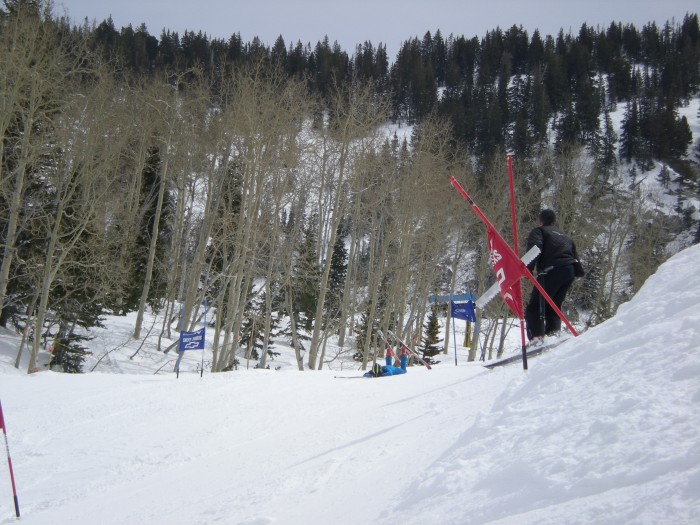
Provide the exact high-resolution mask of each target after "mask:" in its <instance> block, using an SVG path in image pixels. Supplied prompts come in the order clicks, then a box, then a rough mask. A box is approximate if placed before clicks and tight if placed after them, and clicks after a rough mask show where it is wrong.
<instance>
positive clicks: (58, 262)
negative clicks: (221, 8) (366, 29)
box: [0, 0, 700, 372]
mask: <svg viewBox="0 0 700 525" xmlns="http://www.w3.org/2000/svg"><path fill="white" fill-rule="evenodd" d="M331 38H332V35H331ZM331 38H326V39H324V40H323V41H321V42H317V43H315V44H313V45H312V44H303V43H301V42H285V41H284V40H283V39H282V38H281V37H280V38H278V39H277V41H275V42H274V44H273V45H272V46H271V47H269V46H268V45H266V44H264V43H262V42H261V41H259V40H258V39H253V41H251V42H243V41H241V38H240V36H239V34H238V33H236V32H235V28H232V35H231V37H230V38H229V39H228V40H222V39H216V38H209V37H208V36H207V35H206V34H205V33H203V32H188V31H186V32H185V33H184V34H181V35H180V34H177V33H175V32H171V31H167V30H164V31H163V32H162V33H161V34H160V35H159V36H155V35H151V34H149V32H148V30H147V28H146V27H145V26H144V25H141V26H140V27H137V28H133V27H131V26H128V27H122V28H116V27H115V26H114V24H113V22H112V20H111V19H108V20H104V21H101V22H99V23H87V22H85V23H82V24H81V23H80V22H78V23H76V22H75V21H72V20H69V19H67V18H63V17H60V16H56V15H55V14H54V12H53V6H52V3H51V2H48V1H45V0H5V1H4V3H3V6H2V7H0V102H1V103H2V110H1V111H0V136H1V137H2V147H0V260H1V262H0V325H1V326H5V327H12V328H13V329H15V330H19V331H21V332H22V333H23V334H24V335H25V337H26V344H25V345H24V350H23V351H24V352H27V353H29V355H30V365H29V370H32V369H33V368H34V367H36V356H37V354H38V352H39V349H40V348H41V345H43V344H44V343H45V341H46V339H50V340H51V341H53V346H54V348H55V354H54V360H55V362H56V363H57V364H61V365H62V366H63V369H64V370H65V371H69V372H79V371H81V363H82V360H83V353H84V348H83V347H82V346H81V341H84V340H85V338H86V337H89V330H86V329H88V328H90V327H94V326H99V325H100V320H101V317H102V316H104V315H107V314H109V315H125V314H127V313H133V312H137V315H136V317H135V318H136V322H135V324H134V332H133V337H134V338H135V339H137V340H138V339H141V338H144V337H145V336H146V335H147V334H152V333H158V334H160V337H162V339H163V343H162V348H161V350H162V351H168V350H169V349H170V346H171V343H170V342H169V341H171V340H173V339H177V333H178V330H179V329H180V323H181V319H182V320H184V321H183V326H184V328H185V329H186V330H187V329H192V328H193V327H195V326H199V324H201V322H202V318H203V315H204V305H205V304H206V307H207V311H208V314H207V324H208V327H209V328H208V329H209V330H211V332H210V333H213V334H214V336H213V359H212V363H211V369H212V371H215V372H218V371H226V370H231V369H233V368H235V367H236V366H237V364H238V360H239V359H240V356H241V355H242V353H246V352H247V353H248V354H252V355H253V356H255V358H256V359H259V361H260V364H261V366H265V364H266V359H267V357H268V356H270V355H274V351H275V350H274V341H275V339H277V340H282V339H284V340H285V341H289V342H290V344H291V346H292V348H294V350H295V352H296V358H297V362H298V366H299V369H300V370H304V369H309V370H316V369H319V368H322V367H323V364H324V362H325V360H326V359H329V358H330V357H329V356H328V355H327V354H326V348H327V342H328V339H329V338H330V337H333V338H334V344H335V342H336V341H337V345H338V346H339V347H341V348H345V349H346V350H347V352H349V353H351V354H352V355H354V356H355V359H357V360H358V362H361V363H362V364H364V365H366V364H367V362H368V360H371V359H372V355H373V353H374V352H375V348H376V347H377V346H381V345H382V343H381V340H378V338H377V331H378V330H381V331H383V332H385V333H386V332H388V331H390V330H393V331H394V332H396V333H397V334H399V333H400V334H402V336H403V337H404V338H406V339H407V340H420V339H421V338H425V335H424V328H423V327H424V326H425V325H426V323H428V325H430V326H432V323H433V318H434V316H435V315H436V314H437V313H436V312H435V311H434V310H433V309H434V308H436V307H431V305H430V304H429V302H428V297H429V296H431V295H437V294H449V293H450V292H454V293H465V292H466V291H467V290H470V291H471V292H472V293H477V294H478V292H480V291H483V290H485V289H487V288H488V287H489V286H491V284H492V283H493V282H494V276H493V272H492V268H491V266H490V264H489V261H488V257H487V247H486V232H485V229H484V226H483V224H482V223H481V221H480V220H479V219H478V218H477V217H476V216H475V215H474V214H473V213H472V212H471V211H470V210H469V206H468V205H466V203H465V201H464V200H463V199H462V198H461V197H460V196H459V195H458V194H457V193H456V192H455V191H454V189H453V188H452V186H451V185H450V183H449V180H450V177H455V178H456V179H457V180H458V181H459V182H460V183H461V184H462V186H464V187H465V188H467V189H468V190H469V193H470V195H471V196H472V197H473V199H474V201H475V202H476V203H477V204H478V206H479V207H480V209H481V210H483V212H484V213H485V214H486V215H487V216H488V217H489V219H490V220H491V222H492V223H493V224H494V225H495V226H496V228H497V229H498V230H499V231H500V232H501V234H502V235H503V236H504V238H506V239H507V240H508V241H509V242H511V241H512V233H511V227H510V225H511V217H510V203H509V199H508V171H507V158H508V156H512V159H513V171H514V174H515V184H516V188H515V194H516V201H517V209H518V224H519V227H520V229H521V232H520V233H521V235H520V237H521V239H520V240H521V244H522V243H523V241H524V239H525V237H526V234H527V231H528V230H529V229H530V228H531V227H533V226H534V225H535V220H536V218H537V216H538V213H539V211H540V210H541V209H542V208H543V207H550V208H553V209H554V210H556V212H557V216H558V224H559V226H560V227H561V228H562V229H563V230H564V231H566V232H567V233H568V234H570V236H571V237H572V238H573V239H574V240H575V242H576V245H577V248H578V252H579V255H580V256H581V259H582V262H583V265H584V266H585V268H586V275H585V277H584V278H582V279H578V280H577V281H576V283H575V285H574V287H573V288H572V290H571V292H570V296H569V299H568V300H567V302H566V303H565V307H566V311H565V314H566V315H567V316H568V317H569V319H572V320H574V321H575V322H577V323H578V324H579V325H580V326H593V325H596V324H598V323H600V322H601V321H603V320H605V319H607V318H609V317H610V316H612V315H613V314H614V312H615V310H616V308H617V306H618V305H619V304H621V303H622V302H624V301H626V300H628V299H629V298H630V297H631V296H632V295H633V294H634V293H635V292H636V291H637V290H638V289H639V287H640V286H641V285H642V284H643V283H644V281H645V280H646V278H647V277H648V276H649V275H651V274H652V273H654V271H655V269H656V268H657V267H658V265H659V264H661V263H662V262H663V261H664V260H666V259H667V258H668V257H669V256H671V255H673V254H674V253H676V252H677V251H679V250H680V249H682V248H684V247H686V246H688V245H691V244H694V243H697V242H698V241H700V228H699V226H700V213H699V210H698V209H697V208H698V203H700V169H699V165H698V163H699V162H700V142H699V141H695V142H694V141H693V133H692V132H691V128H692V126H693V125H694V124H695V125H696V126H697V122H698V120H700V115H698V114H697V112H698V110H697V109H695V110H694V111H693V112H692V113H690V114H688V111H687V108H689V107H693V108H697V107H698V105H697V99H698V97H699V96H700V93H699V89H700V24H699V21H698V15H697V14H690V13H689V14H687V15H686V16H685V18H684V19H683V20H670V21H668V22H667V23H666V24H665V25H663V26H658V25H656V24H655V23H648V24H646V25H644V26H643V27H635V26H633V25H622V24H619V23H611V24H610V26H609V27H595V28H594V27H589V26H587V25H585V24H584V25H583V26H582V27H581V28H580V29H579V30H578V32H577V33H575V34H572V33H564V32H563V31H560V32H559V34H556V35H542V34H539V33H538V32H537V31H535V32H534V33H532V34H528V32H527V31H525V30H523V29H522V27H516V26H513V27H511V28H508V29H505V30H504V29H500V28H496V29H492V30H489V31H487V32H485V33H484V34H483V35H480V36H471V37H469V36H463V35H452V34H450V35H443V34H442V33H441V32H440V30H439V29H437V30H435V31H434V32H433V31H428V32H426V33H425V35H424V36H423V37H422V38H415V37H410V35H407V40H406V41H404V42H403V43H402V44H401V46H400V49H399V52H398V54H397V56H396V57H389V56H387V52H386V47H385V46H383V45H381V44H380V45H377V46H376V47H375V45H373V44H372V43H371V42H365V43H364V44H362V45H358V46H357V47H356V48H355V49H352V50H347V49H341V48H340V47H339V46H338V44H334V43H331V42H332V40H331ZM693 104H695V105H694V106H693ZM520 248H521V250H522V249H523V248H524V246H522V245H521V246H520ZM525 289H526V290H528V288H527V286H525ZM528 291H529V290H528ZM148 309H151V310H154V311H158V312H160V313H161V314H162V319H164V321H162V324H159V325H155V326H153V325H150V324H149V323H148V322H146V321H145V320H146V319H150V317H147V316H145V315H144V313H145V312H146V311H147V310H148ZM480 315H481V316H483V317H484V318H491V319H498V318H502V317H504V316H506V315H507V311H506V309H505V307H504V305H503V303H502V301H492V303H490V304H489V305H488V307H487V308H486V309H485V310H484V311H483V312H480ZM428 339H430V338H428ZM496 339H497V336H496ZM166 340H167V341H166ZM425 344H426V347H428V346H430V348H434V347H435V344H434V341H429V340H427V339H426V342H425ZM438 351H439V349H438ZM475 356H476V348H473V352H472V354H471V355H470V358H471V359H474V358H475ZM18 361H19V357H18Z"/></svg>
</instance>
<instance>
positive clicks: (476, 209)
mask: <svg viewBox="0 0 700 525" xmlns="http://www.w3.org/2000/svg"><path fill="white" fill-rule="evenodd" d="M450 184H452V186H454V188H455V189H456V190H457V191H458V192H459V194H460V195H461V196H462V197H464V200H466V201H467V202H468V203H469V205H470V206H471V207H472V209H473V210H474V212H475V213H476V214H477V215H478V216H479V218H480V219H481V220H482V221H483V222H484V224H485V225H486V226H487V227H488V228H491V229H492V230H493V231H494V232H496V229H495V228H494V227H493V224H491V223H490V222H489V220H488V219H487V218H486V215H484V214H483V212H482V211H481V210H480V209H479V207H478V206H477V205H476V204H475V203H474V201H473V200H472V198H471V197H470V196H469V195H468V194H467V192H466V191H464V188H462V186H461V185H460V183H459V182H457V179H455V178H454V177H450ZM496 233H497V234H498V232H496ZM498 235H500V234H498ZM504 244H505V245H506V246H505V247H506V249H507V250H508V251H509V252H510V253H509V255H510V256H512V257H515V260H517V261H518V262H519V264H520V271H521V273H522V274H523V275H524V276H525V277H527V278H528V279H529V280H530V282H531V283H532V285H533V286H534V287H535V288H537V290H538V291H539V292H540V294H542V297H544V298H545V299H546V300H547V303H548V304H549V306H551V307H552V310H554V313H556V314H557V315H558V316H559V319H561V320H562V321H563V322H564V324H565V325H566V327H567V328H568V329H569V331H570V332H571V334H572V335H573V336H574V337H578V332H577V331H576V330H575V329H574V327H573V326H571V323H570V322H569V320H568V319H567V318H566V316H565V315H564V314H563V313H562V311H561V310H560V309H559V307H558V306H557V305H556V304H554V301H552V298H551V297H550V296H549V294H548V293H547V292H545V290H544V288H542V285H541V284H540V283H538V282H537V279H535V276H534V275H532V273H531V272H530V270H528V269H527V266H525V263H523V262H522V261H521V260H520V259H519V258H518V256H517V255H515V252H513V249H512V248H511V247H510V246H508V243H504Z"/></svg>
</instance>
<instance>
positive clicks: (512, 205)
mask: <svg viewBox="0 0 700 525" xmlns="http://www.w3.org/2000/svg"><path fill="white" fill-rule="evenodd" d="M508 186H510V217H511V222H512V227H513V251H514V252H515V255H517V256H518V258H520V254H519V253H518V219H517V216H516V214H515V183H514V181H513V157H511V156H510V155H508ZM515 286H517V290H518V296H519V297H520V304H519V305H518V308H519V310H520V311H519V312H518V316H519V317H520V340H521V343H522V346H521V350H522V354H523V369H525V370H527V342H526V341H525V316H524V315H523V287H522V283H521V282H520V279H518V282H517V283H515Z"/></svg>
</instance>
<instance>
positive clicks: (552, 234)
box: [527, 225, 578, 272]
mask: <svg viewBox="0 0 700 525" xmlns="http://www.w3.org/2000/svg"><path fill="white" fill-rule="evenodd" d="M533 246H537V247H538V248H539V249H540V255H539V256H538V257H537V259H535V261H533V262H531V263H530V264H529V265H528V269H529V270H530V271H532V270H533V268H534V267H535V263H536V264H537V270H538V271H539V272H542V271H545V270H547V269H549V268H552V267H554V268H557V267H559V266H565V265H568V264H573V263H574V261H575V260H577V259H578V254H577V253H576V245H575V244H574V241H572V240H571V239H570V238H569V237H568V236H567V235H566V234H565V233H564V232H563V231H561V230H560V229H559V228H557V227H556V226H552V225H550V226H540V227H538V228H534V229H533V230H532V231H531V232H530V234H529V235H528V236H527V250H529V249H530V248H532V247H533Z"/></svg>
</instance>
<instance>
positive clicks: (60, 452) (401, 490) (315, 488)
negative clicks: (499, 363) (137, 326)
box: [0, 246, 700, 525]
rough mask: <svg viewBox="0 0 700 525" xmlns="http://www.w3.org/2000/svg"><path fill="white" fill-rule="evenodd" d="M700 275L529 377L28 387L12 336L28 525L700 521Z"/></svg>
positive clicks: (3, 385)
mask: <svg viewBox="0 0 700 525" xmlns="http://www.w3.org/2000/svg"><path fill="white" fill-rule="evenodd" d="M699 258H700V246H694V247H692V248H689V249H687V250H685V251H683V252H681V253H679V254H678V255H676V256H674V257H673V258H672V259H671V260H669V261H668V262H666V263H665V264H664V265H662V267H661V268H660V269H659V271H658V272H657V274H656V275H654V276H653V277H652V278H651V279H649V281H648V282H647V283H646V284H645V286H644V287H643V288H642V290H640V292H639V293H638V294H637V296H635V297H634V298H633V300H632V301H630V302H629V303H628V304H626V305H623V306H622V307H621V308H620V309H619V312H618V314H617V315H616V317H614V318H613V319H611V320H609V321H608V322H606V323H604V324H602V325H599V326H597V327H595V328H593V329H591V330H589V331H587V332H586V333H585V334H583V335H582V336H581V337H579V338H576V339H572V340H569V341H568V342H566V343H564V344H562V345H561V346H559V347H558V348H557V349H556V350H554V351H552V352H549V353H548V354H545V355H542V356H540V357H537V358H534V359H532V360H531V361H530V363H529V364H530V370H529V371H527V372H524V371H523V370H522V369H521V368H520V367H518V366H510V367H504V368H500V369H495V370H487V369H485V368H483V367H482V366H480V365H479V364H478V363H460V364H459V366H454V364H451V363H450V362H449V361H450V360H449V359H447V360H446V362H443V363H441V364H439V365H437V366H435V367H433V370H431V371H428V370H425V369H423V368H422V367H413V368H410V369H409V373H408V374H406V375H403V376H397V377H390V378H378V379H357V380H346V379H336V378H335V377H334V374H338V373H337V372H333V371H320V372H308V371H306V372H298V371H294V370H293V369H291V368H283V369H282V370H280V371H275V370H239V371H237V372H232V373H222V374H213V375H212V374H205V375H204V377H203V378H201V379H200V377H199V375H198V374H194V373H187V374H181V375H180V378H179V379H175V376H174V375H173V374H167V375H153V374H152V372H149V373H138V370H137V367H136V366H132V368H129V369H126V368H123V369H122V372H124V373H122V374H114V373H99V372H94V373H89V374H83V375H65V374H57V373H53V372H41V373H36V374H32V375H30V376H28V375H25V374H23V373H19V372H17V371H16V370H14V368H12V367H11V363H12V361H13V359H14V348H13V345H15V344H16V342H17V340H16V338H15V337H13V336H10V335H7V334H2V335H0V399H1V400H2V403H3V408H4V413H5V420H6V424H7V427H8V428H7V432H8V442H9V446H10V451H11V453H12V460H13V465H14V470H15V477H16V481H17V490H18V496H19V504H20V510H21V511H22V523H24V524H25V525H34V524H71V525H83V524H84V525H95V524H101V525H117V524H120V525H121V524H129V525H141V524H144V525H145V524H168V525H178V524H182V525H192V524H215V523H216V524H231V525H267V524H280V525H302V524H304V525H306V524H310V523H332V524H334V525H358V524H380V525H383V524H386V525H388V524H395V523H403V524H439V525H446V524H455V525H456V524H460V525H462V524H469V523H475V524H476V523H478V524H481V523H499V524H516V523H517V524H527V523H533V524H534V523H537V524H541V523H552V524H554V523H557V524H562V523H566V524H570V523H587V524H588V523H605V524H608V523H609V524H616V525H617V524H623V523H673V524H686V523H687V524H691V523H698V522H700V408H699V407H700V352H699V348H700V272H698V271H697V270H698V268H699V267H700V265H699V264H698V260H699ZM113 355H115V356H116V355H117V353H116V352H115V353H114V354H113ZM132 365H133V362H132ZM97 370H98V371H99V370H100V369H99V368H98V369H97ZM353 374H359V372H343V374H342V375H353ZM2 465H3V466H2V467H0V523H2V524H4V523H15V522H16V520H15V518H14V507H13V502H12V493H11V487H10V480H9V476H8V475H7V467H6V461H5V460H4V458H3V461H2Z"/></svg>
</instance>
